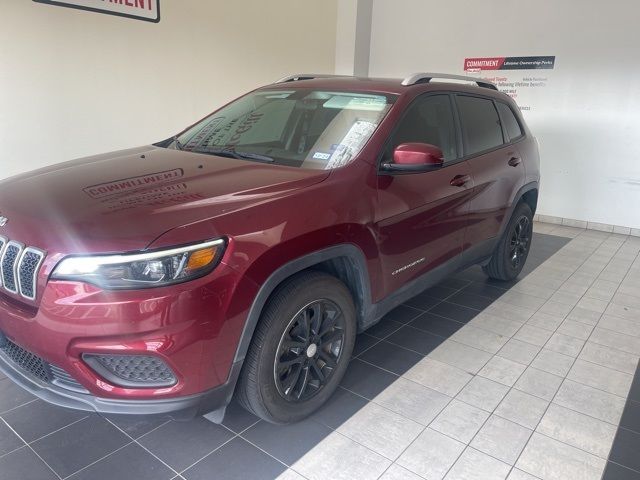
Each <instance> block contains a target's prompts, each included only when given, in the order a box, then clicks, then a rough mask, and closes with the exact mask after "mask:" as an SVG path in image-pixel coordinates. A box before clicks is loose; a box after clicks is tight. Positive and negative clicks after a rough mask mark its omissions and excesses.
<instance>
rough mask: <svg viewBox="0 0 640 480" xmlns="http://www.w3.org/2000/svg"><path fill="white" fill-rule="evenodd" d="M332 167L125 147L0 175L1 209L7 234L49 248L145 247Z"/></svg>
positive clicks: (303, 183) (318, 179)
mask: <svg viewBox="0 0 640 480" xmlns="http://www.w3.org/2000/svg"><path fill="white" fill-rule="evenodd" d="M328 175H329V171H325V170H309V169H301V168H295V167H284V166H280V165H272V164H261V163H257V162H252V161H245V160H236V159H229V158H223V157H216V156H211V155H203V154H195V153H190V152H184V151H178V150H168V149H164V148H159V147H153V146H149V147H142V148H137V149H131V150H124V151H120V152H114V153H110V154H104V155H98V156H94V157H88V158H84V159H80V160H75V161H72V162H66V163H62V164H59V165H55V166H52V167H47V168H44V169H40V170H36V171H33V172H30V173H27V174H23V175H18V176H15V177H11V178H9V179H7V180H4V181H2V182H0V216H2V217H6V218H7V222H6V225H4V226H3V227H0V235H2V236H4V237H8V238H10V239H12V240H16V241H18V242H21V243H24V244H26V245H30V246H33V247H38V248H41V249H43V250H47V251H48V252H49V253H54V252H57V253H99V252H104V253H109V252H123V251H130V250H140V249H143V248H145V247H147V246H148V245H149V244H150V243H151V242H153V240H154V239H156V238H158V237H159V236H160V235H162V234H163V233H165V232H167V231H169V230H171V229H173V228H176V227H179V226H182V225H186V224H189V223H193V222H197V221H201V220H206V219H211V218H215V217H217V216H219V215H223V214H228V213H230V212H233V211H236V210H240V209H244V208H247V207H250V206H251V205H255V204H257V203H262V202H265V201H269V200H271V199H273V198H276V197H279V196H282V195H286V194H289V193H290V192H291V191H293V190H295V189H299V188H304V187H306V186H309V185H312V184H314V183H318V182H321V181H322V180H324V179H325V178H327V176H328ZM224 233H225V232H219V234H220V235H223V234H224ZM196 240H201V239H199V238H196V239H194V241H196Z"/></svg>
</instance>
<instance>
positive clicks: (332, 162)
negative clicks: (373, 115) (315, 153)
mask: <svg viewBox="0 0 640 480" xmlns="http://www.w3.org/2000/svg"><path fill="white" fill-rule="evenodd" d="M375 129H376V124H375V123H372V122H368V121H366V120H358V121H356V122H355V123H354V124H353V125H352V126H351V128H350V129H349V132H348V133H347V134H346V135H345V137H344V139H343V140H342V141H341V142H340V144H339V146H338V148H336V150H335V151H334V152H333V154H332V155H331V158H330V159H329V161H328V162H327V166H326V167H325V169H326V170H329V169H331V168H338V167H341V166H343V165H346V164H347V163H349V161H350V160H351V158H353V156H354V155H357V153H358V152H359V151H360V150H361V149H362V147H363V146H364V144H365V143H366V141H367V140H368V139H369V137H371V134H372V133H373V131H374V130H375Z"/></svg>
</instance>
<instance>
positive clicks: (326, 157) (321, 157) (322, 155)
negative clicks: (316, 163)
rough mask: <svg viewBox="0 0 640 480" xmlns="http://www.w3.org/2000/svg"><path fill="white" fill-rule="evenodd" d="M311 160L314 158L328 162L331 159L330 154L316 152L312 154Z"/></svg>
mask: <svg viewBox="0 0 640 480" xmlns="http://www.w3.org/2000/svg"><path fill="white" fill-rule="evenodd" d="M313 158H315V159H316V160H329V159H330V158H331V154H330V153H324V152H316V153H314V154H313Z"/></svg>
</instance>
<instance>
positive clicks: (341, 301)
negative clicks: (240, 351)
mask: <svg viewBox="0 0 640 480" xmlns="http://www.w3.org/2000/svg"><path fill="white" fill-rule="evenodd" d="M355 336H356V318H355V308H354V305H353V300H352V298H351V293H350V292H349V289H348V288H347V287H346V286H345V285H344V284H343V283H342V282H341V281H340V280H338V279H337V278H335V277H332V276H331V275H328V274H326V273H322V272H315V271H311V272H303V273H300V274H298V275H295V276H293V277H292V278H290V279H289V280H287V281H286V282H285V283H284V284H283V285H281V286H280V287H278V289H277V290H276V292H275V293H274V294H273V296H272V297H271V298H270V300H269V302H268V303H267V305H266V307H265V309H264V311H263V314H262V316H261V318H260V322H259V323H258V326H257V327H256V331H255V333H254V336H253V340H252V342H251V346H250V347H249V351H248V353H247V357H246V359H245V364H244V366H243V370H242V373H241V377H240V383H239V384H238V390H237V394H238V400H239V401H240V403H241V404H242V405H243V406H244V407H245V408H246V409H247V410H249V411H251V412H253V413H255V414H256V415H257V416H259V417H260V418H262V419H264V420H267V421H269V422H271V423H292V422H296V421H298V420H301V419H303V418H305V417H306V416H308V415H310V414H311V413H313V412H314V411H315V410H317V409H318V408H319V407H320V406H321V405H322V404H323V403H324V402H326V401H327V399H328V398H329V397H330V396H331V394H332V393H333V392H334V391H335V389H336V388H337V387H338V384H339V383H340V380H341V379H342V377H343V376H344V373H345V371H346V369H347V366H348V364H349V359H350V357H351V352H352V351H353V345H354V342H355Z"/></svg>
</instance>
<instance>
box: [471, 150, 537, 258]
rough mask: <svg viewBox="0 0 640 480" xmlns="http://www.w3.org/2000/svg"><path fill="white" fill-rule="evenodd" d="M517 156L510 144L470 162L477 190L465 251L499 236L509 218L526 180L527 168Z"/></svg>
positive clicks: (517, 153)
mask: <svg viewBox="0 0 640 480" xmlns="http://www.w3.org/2000/svg"><path fill="white" fill-rule="evenodd" d="M512 159H515V160H512ZM517 159H520V154H519V152H518V151H517V150H516V149H515V148H513V146H510V147H506V148H502V149H499V150H496V151H493V152H491V153H487V154H484V155H480V156H478V157H475V158H472V159H470V160H469V161H468V163H469V165H470V171H471V172H472V175H473V179H474V182H475V192H474V196H473V200H472V201H471V205H470V211H469V224H468V226H467V233H466V235H465V239H464V249H465V250H466V249H467V248H470V247H472V246H474V245H479V244H480V243H481V242H483V241H485V240H489V239H492V238H496V237H497V236H498V235H499V234H500V228H501V226H502V224H503V222H506V221H508V219H506V218H505V215H507V213H508V210H509V206H510V205H511V202H512V201H513V198H514V196H515V194H516V192H517V191H518V190H519V189H520V187H521V186H522V185H523V180H524V167H523V164H522V161H520V162H518V161H517ZM512 164H513V165H512Z"/></svg>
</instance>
